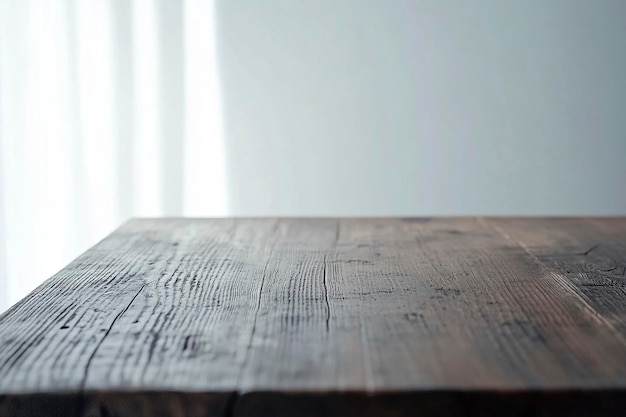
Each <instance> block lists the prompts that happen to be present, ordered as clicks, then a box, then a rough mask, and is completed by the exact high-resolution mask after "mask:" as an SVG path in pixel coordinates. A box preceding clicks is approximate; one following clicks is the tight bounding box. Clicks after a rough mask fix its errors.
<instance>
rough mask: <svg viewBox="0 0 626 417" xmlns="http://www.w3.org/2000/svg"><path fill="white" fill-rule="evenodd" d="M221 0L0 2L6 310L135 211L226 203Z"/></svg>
mask: <svg viewBox="0 0 626 417" xmlns="http://www.w3.org/2000/svg"><path fill="white" fill-rule="evenodd" d="M213 7H214V5H213V2H212V0H187V1H180V0H174V1H172V0H136V1H132V2H129V1H126V0H96V1H81V0H56V1H43V0H39V1H37V0H0V19H1V20H0V26H1V28H0V311H3V310H4V309H6V308H7V307H8V306H9V305H11V304H13V303H14V302H16V301H17V300H19V299H20V298H22V297H23V296H25V295H26V294H27V293H28V292H29V291H31V290H32V289H33V288H34V287H35V286H37V285H38V284H40V283H41V282H42V281H43V280H44V279H46V278H48V277H49V276H51V275H52V274H53V273H55V272H56V271H57V270H59V269H60V268H62V267H63V266H64V265H66V264H67V263H68V262H69V261H70V260H71V259H73V258H74V257H75V256H77V255H78V254H79V253H81V252H82V251H84V250H85V249H87V248H88V247H89V246H91V245H93V244H94V243H95V242H96V241H97V240H99V239H101V238H103V237H104V236H105V235H106V234H107V233H109V232H110V231H112V230H113V229H114V228H115V227H116V226H117V225H119V224H120V223H121V222H123V221H124V220H126V219H127V218H129V217H132V216H134V217H137V216H183V215H193V216H220V215H225V214H227V206H226V186H225V180H226V179H225V167H224V159H225V158H224V146H223V137H222V128H221V113H220V99H219V79H218V70H217V60H216V58H215V50H216V47H215V31H214V27H215V24H214V20H213ZM197 35H201V36H202V37H200V38H198V37H197ZM207 166H210V168H207Z"/></svg>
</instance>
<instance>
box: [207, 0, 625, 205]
mask: <svg viewBox="0 0 626 417" xmlns="http://www.w3.org/2000/svg"><path fill="white" fill-rule="evenodd" d="M625 22H626V2H625V1H622V0H618V1H607V0H602V1H581V0H558V1H557V0H535V1H517V0H508V1H493V0H472V1H442V0H437V1H395V0H379V1H372V0H367V1H366V0H355V1H321V0H310V1H290V0H285V1H257V2H253V1H239V0H221V1H218V7H217V24H218V48H219V61H220V73H221V78H222V95H223V108H224V117H225V139H226V141H225V143H226V147H227V161H228V181H229V184H228V189H229V202H230V211H231V212H232V214H237V215H258V214H265V215H276V214H285V215H386V214H401V215H419V214H435V215H437V214H439V215H442V214H626V186H625V183H626V103H625V102H624V101H625V97H626V23H625Z"/></svg>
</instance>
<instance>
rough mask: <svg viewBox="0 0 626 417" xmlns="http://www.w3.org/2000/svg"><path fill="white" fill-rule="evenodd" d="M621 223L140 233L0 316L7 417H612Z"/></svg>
mask: <svg viewBox="0 0 626 417" xmlns="http://www.w3.org/2000/svg"><path fill="white" fill-rule="evenodd" d="M623 267H626V220H625V219H573V218H572V219H503V218H501V219H493V218H486V219H483V218H442V219H413V218H409V219H382V218H374V219H211V220H209V219H138V220H132V221H130V222H128V223H126V224H125V225H123V226H122V227H121V228H119V229H118V230H117V231H116V232H114V233H113V234H112V235H110V236H109V237H108V238H106V239H105V240H103V241H102V242H100V243H99V244H98V245H96V246H95V247H94V248H92V249H90V250H89V251H87V252H86V253H85V254H83V255H81V256H80V257H79V258H77V259H76V260H75V261H74V262H72V263H71V264H70V265H68V266H67V267H66V268H65V269H64V270H62V271H61V272H59V273H58V274H57V275H55V276H54V277H52V278H50V279H49V280H48V281H46V282H45V283H44V284H43V285H42V286H41V287H39V288H38V289H37V290H36V291H34V292H33V293H32V294H31V295H29V296H28V297H26V298H25V299H24V300H22V301H21V302H20V303H18V304H17V305H16V306H14V307H13V308H11V309H10V310H9V311H8V312H6V313H5V314H4V315H2V316H0V416H5V415H6V416H9V415H10V416H13V415H44V416H45V415H64V416H65V415H68V416H131V415H146V416H148V415H163V416H168V415H173V416H187V415H189V416H201V415H202V416H254V415H262V416H270V415H285V416H291V415H299V416H309V415H310V416H313V415H328V416H332V415H337V416H339V415H355V414H357V415H358V414H361V415H372V416H373V415H389V416H404V415H426V416H430V415H433V416H434V415H442V414H447V415H455V416H456V415H459V416H461V415H507V416H509V415H568V416H569V415H580V416H584V415H617V414H618V413H619V412H620V411H621V410H622V409H623V408H624V407H626V395H624V394H626V392H625V389H626V333H625V332H626V325H625V323H626V301H625V300H626V297H624V296H625V295H626V294H624V279H626V278H624V277H622V272H623V271H621V268H623Z"/></svg>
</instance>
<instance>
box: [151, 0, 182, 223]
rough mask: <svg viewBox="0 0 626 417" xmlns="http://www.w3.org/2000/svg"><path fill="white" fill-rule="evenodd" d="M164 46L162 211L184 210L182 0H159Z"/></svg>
mask: <svg viewBox="0 0 626 417" xmlns="http://www.w3.org/2000/svg"><path fill="white" fill-rule="evenodd" d="M156 6H157V22H158V31H157V40H158V44H159V47H160V51H159V58H158V67H157V68H159V71H160V74H159V87H160V89H159V94H160V100H159V104H160V106H159V109H158V110H159V113H158V119H159V120H158V121H159V124H158V126H159V134H160V136H161V137H160V141H161V158H160V160H161V170H162V176H161V187H163V193H162V195H161V199H162V200H161V207H162V214H164V215H166V216H174V215H180V214H181V213H182V211H183V140H184V138H183V115H184V104H185V102H184V98H183V96H184V90H183V88H182V86H183V77H184V69H183V65H184V61H183V50H184V45H183V13H182V12H183V9H182V0H156Z"/></svg>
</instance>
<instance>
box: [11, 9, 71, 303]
mask: <svg viewBox="0 0 626 417" xmlns="http://www.w3.org/2000/svg"><path fill="white" fill-rule="evenodd" d="M2 12H3V22H2V24H3V28H4V30H3V33H4V35H3V42H2V45H1V47H2V56H3V65H2V73H3V81H2V102H3V105H2V106H1V108H2V111H3V116H2V126H3V127H2V139H1V140H0V142H2V145H1V146H2V149H1V153H2V161H1V164H2V165H0V169H2V171H3V173H2V179H3V182H4V183H3V187H2V188H3V192H4V194H5V195H4V196H3V200H2V204H3V206H4V207H3V211H4V222H3V223H4V226H5V228H3V230H2V233H1V235H0V238H2V239H5V242H4V246H5V248H6V252H5V257H4V258H5V261H6V263H5V266H4V268H3V269H4V271H6V277H11V279H8V281H7V284H6V285H5V288H6V294H5V296H4V298H5V299H6V300H7V301H8V303H12V302H14V301H16V299H17V298H19V297H21V296H23V295H24V292H25V290H26V291H28V290H31V289H33V288H34V287H35V286H36V285H37V284H39V283H40V282H41V281H42V280H41V277H42V276H44V277H45V276H50V275H51V274H52V273H54V272H55V271H56V270H58V269H59V268H61V267H62V266H63V264H64V263H65V262H66V259H67V256H68V254H70V253H71V236H68V235H71V232H68V230H71V229H70V227H69V226H70V222H71V218H70V214H69V213H68V211H67V205H68V203H69V204H71V202H72V199H73V196H72V192H71V177H72V172H71V166H70V164H68V163H67V162H68V156H67V155H68V154H69V152H70V146H69V142H68V141H67V137H68V136H69V135H70V134H71V129H70V128H69V125H70V119H71V114H70V111H69V108H70V107H69V105H68V101H69V95H68V94H67V87H68V85H69V83H70V80H69V77H68V71H67V42H66V38H65V33H64V29H65V27H66V24H67V13H66V12H67V10H66V8H65V7H58V5H55V4H52V3H50V2H45V1H36V0H30V1H23V2H13V3H4V4H3V6H2ZM59 235H62V236H64V237H66V238H64V239H62V240H57V239H55V237H58V236H59ZM8 237H10V240H8V239H7V238H8ZM37 254H41V259H39V258H37ZM0 278H1V279H5V276H3V277H0Z"/></svg>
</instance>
